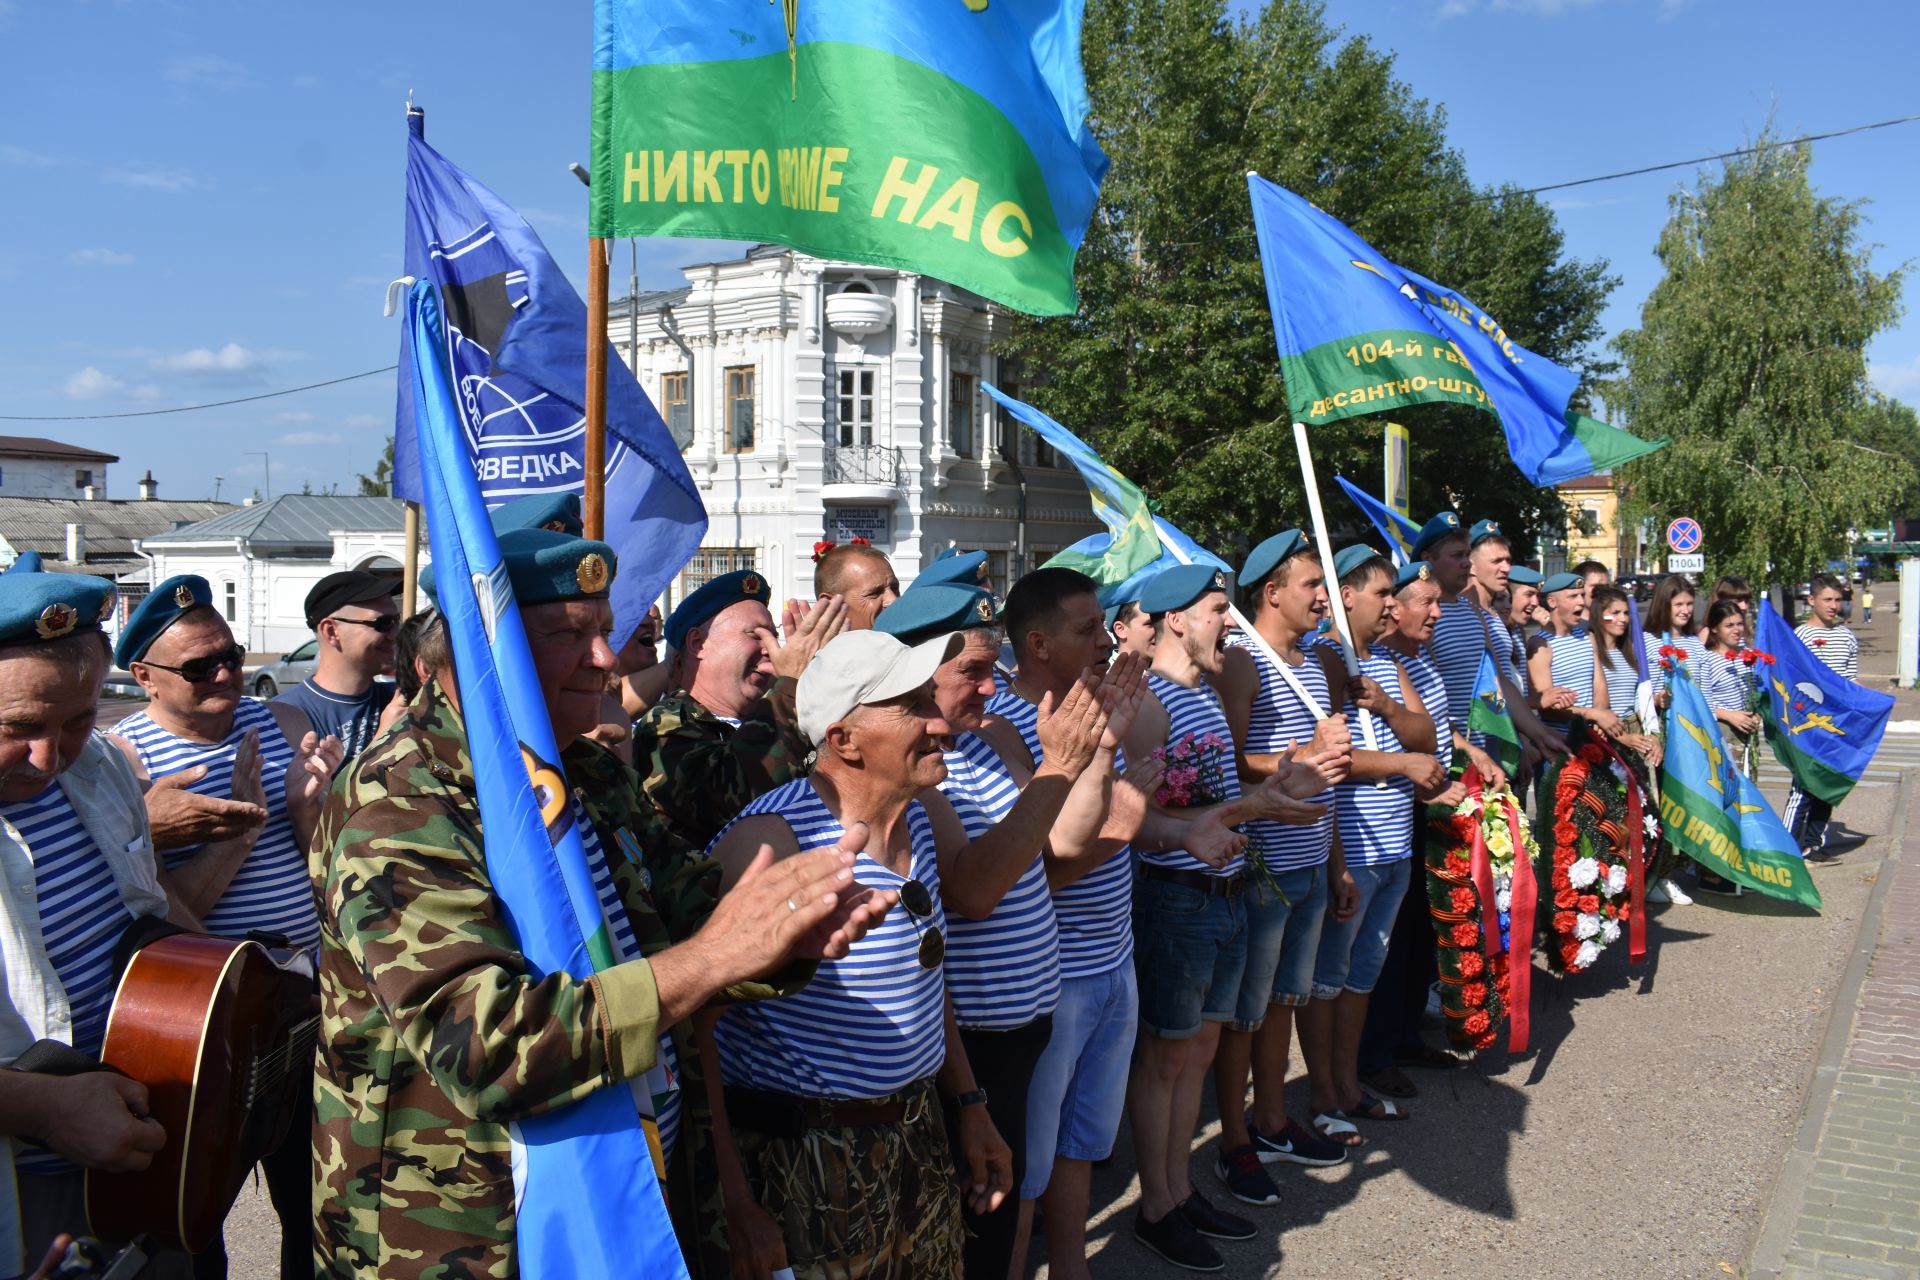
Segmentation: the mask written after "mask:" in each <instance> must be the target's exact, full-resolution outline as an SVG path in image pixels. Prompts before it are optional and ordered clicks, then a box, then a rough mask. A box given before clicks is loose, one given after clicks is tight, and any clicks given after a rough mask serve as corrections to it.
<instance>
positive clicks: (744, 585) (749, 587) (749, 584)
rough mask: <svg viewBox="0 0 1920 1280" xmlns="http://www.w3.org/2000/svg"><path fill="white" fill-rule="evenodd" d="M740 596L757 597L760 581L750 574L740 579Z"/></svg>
mask: <svg viewBox="0 0 1920 1280" xmlns="http://www.w3.org/2000/svg"><path fill="white" fill-rule="evenodd" d="M740 594H741V595H743V596H757V595H759V594H760V579H759V578H758V577H757V576H755V575H754V574H751V573H750V574H748V575H747V576H746V577H744V578H742V579H740Z"/></svg>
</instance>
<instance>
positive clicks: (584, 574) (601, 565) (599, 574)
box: [573, 551, 612, 592]
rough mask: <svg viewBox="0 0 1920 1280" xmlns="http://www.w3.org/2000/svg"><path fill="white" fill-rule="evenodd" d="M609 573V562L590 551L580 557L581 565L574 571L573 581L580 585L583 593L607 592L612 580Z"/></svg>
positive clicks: (597, 553)
mask: <svg viewBox="0 0 1920 1280" xmlns="http://www.w3.org/2000/svg"><path fill="white" fill-rule="evenodd" d="M611 576H612V575H610V574H609V573H608V572H607V562H606V560H605V559H604V558H603V557H602V556H601V555H600V553H599V552H597V551H589V552H588V553H587V554H586V555H584V556H581V557H580V563H579V564H578V565H577V566H575V568H574V570H573V580H574V581H575V582H577V583H579V584H580V589H581V590H582V591H587V592H594V591H605V590H606V589H607V583H608V581H609V580H610V579H611Z"/></svg>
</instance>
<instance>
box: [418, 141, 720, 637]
mask: <svg viewBox="0 0 1920 1280" xmlns="http://www.w3.org/2000/svg"><path fill="white" fill-rule="evenodd" d="M421 120H422V117H421V116H420V115H419V114H418V113H414V114H411V115H409V116H408V118H407V124H408V130H407V234H406V244H407V249H406V272H407V274H408V275H410V276H412V277H413V278H414V279H416V280H428V281H431V282H432V283H433V286H434V288H435V289H436V290H438V291H439V295H440V305H441V311H442V314H443V315H444V317H445V320H446V323H445V325H444V333H445V341H446V344H447V346H446V352H445V356H446V361H447V365H448V367H449V368H450V369H451V370H452V373H453V385H454V389H455V394H454V409H455V411H456V413H457V414H458V424H459V427H460V434H459V437H458V443H459V445H460V447H461V448H462V449H463V450H464V451H465V453H466V456H467V458H468V459H469V462H470V465H471V467H472V469H473V473H474V475H475V477H476V478H477V479H478V481H479V484H480V492H481V495H482V497H483V499H484V500H485V502H486V503H487V505H488V506H490V507H493V506H499V505H500V504H501V503H503V502H510V501H512V500H513V499H515V498H519V497H524V496H525V495H527V494H534V493H579V492H581V491H582V490H583V489H584V488H585V484H586V469H585V465H584V464H585V459H586V439H587V421H586V403H587V401H586V394H587V391H586V387H587V308H586V304H585V303H583V302H581V301H580V295H579V294H578V293H576V292H574V288H573V285H572V283H571V282H570V281H568V279H567V277H566V275H565V274H564V273H563V272H562V271H561V270H560V267H559V266H558V264H556V263H555V262H554V260H553V257H552V255H551V254H549V253H548V252H547V249H546V246H545V245H543V244H542V243H541V242H540V237H539V236H537V235H535V234H534V231H533V228H532V227H530V226H528V225H527V223H526V220H525V219H524V218H522V217H521V216H520V215H519V214H517V213H515V212H514V211H513V210H512V209H511V208H509V207H508V206H507V205H506V204H505V203H503V202H502V201H501V200H500V198H499V197H498V196H496V195H494V194H493V192H491V191H489V190H487V188H485V187H484V186H481V185H480V184H479V183H478V182H476V181H474V180H473V179H472V178H471V177H469V176H468V175H467V174H465V173H463V172H462V171H461V170H460V169H458V168H456V167H455V166H454V165H453V164H451V163H449V162H448V161H447V160H446V158H445V157H443V156H442V155H441V154H440V153H439V152H437V151H435V150H434V149H433V148H432V147H430V146H428V145H427V140H426V138H425V136H424V130H423V128H422V125H421ZM412 342H413V335H412V334H411V333H405V334H403V335H402V337H401V341H400V365H401V368H403V369H404V368H408V367H410V366H411V365H412V364H413V363H414V353H413V351H412V347H411V344H412ZM607 369H608V371H609V372H608V377H607V475H606V488H605V491H604V492H605V495H606V504H605V512H606V527H605V532H604V535H603V539H604V541H606V542H607V543H609V544H610V545H612V547H613V549H614V550H615V551H616V552H618V553H619V555H620V558H621V564H622V566H623V568H622V572H621V573H620V575H619V578H618V579H617V580H616V581H615V582H614V584H613V593H612V599H613V622H614V627H613V629H614V636H613V646H614V648H615V649H618V648H619V647H620V645H621V644H623V643H624V642H625V640H626V638H627V636H629V635H630V634H632V632H633V629H634V628H635V627H636V626H638V625H639V624H640V622H641V621H642V620H643V619H644V618H645V617H646V616H647V610H648V609H649V608H650V607H651V606H652V605H653V602H654V601H655V600H656V599H657V598H658V597H659V596H660V593H661V592H662V591H663V590H665V589H666V586H667V583H669V582H670V581H672V579H673V576H674V574H676V573H678V572H679V571H680V566H681V565H682V564H684V563H686V561H687V559H688V558H689V557H691V556H692V555H693V553H694V551H695V550H696V549H698V547H699V546H700V541H701V539H702V538H704V537H705V536H706V531H707V513H706V508H705V506H704V505H703V504H702V503H701V501H700V495H699V492H698V491H697V490H696V489H695V488H694V485H693V477H692V476H691V475H689V474H688V472H687V464H686V461H685V460H684V459H683V458H682V457H681V456H680V447H679V445H678V444H676V443H675V441H674V439H673V434H672V432H670V431H669V430H668V429H667V425H666V423H665V422H663V421H661V418H660V414H659V411H658V410H656V409H655V408H654V407H653V402H652V401H651V400H649V399H648V398H647V394H646V392H644V391H642V390H641V389H640V384H639V383H638V382H636V381H634V379H633V378H632V377H631V376H630V374H629V373H628V370H627V366H626V362H625V361H623V360H621V359H620V358H619V357H618V356H617V355H616V354H615V352H614V350H613V347H612V344H608V347H607ZM416 418H417V408H416V405H415V402H414V398H413V391H412V388H411V387H410V386H409V384H408V380H407V379H405V378H402V379H401V380H400V399H399V410H398V415H397V420H396V430H395V432H394V442H393V492H394V494H395V496H397V497H401V498H406V499H409V500H411V501H414V502H420V501H423V500H424V496H425V485H424V482H423V480H422V476H421V466H420V447H419V444H418V440H417V437H418V433H419V426H418V423H417V421H416Z"/></svg>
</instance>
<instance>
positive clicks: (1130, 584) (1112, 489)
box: [982, 384, 1231, 608]
mask: <svg viewBox="0 0 1920 1280" xmlns="http://www.w3.org/2000/svg"><path fill="white" fill-rule="evenodd" d="M982 385H983V386H986V392H987V394H988V395H990V396H992V397H993V399H994V402H995V403H996V404H998V405H1000V406H1001V407H1002V408H1004V409H1005V410H1006V411H1007V412H1008V413H1010V414H1012V415H1013V417H1014V418H1015V419H1016V420H1017V421H1019V422H1020V423H1021V424H1022V425H1024V426H1026V427H1028V428H1030V429H1031V430H1032V431H1033V432H1034V434H1036V435H1038V436H1039V437H1040V438H1041V439H1042V440H1045V441H1046V442H1047V443H1048V444H1049V445H1051V446H1052V447H1053V450H1054V452H1056V453H1058V454H1059V455H1060V456H1061V457H1062V458H1064V459H1066V460H1067V461H1068V462H1071V463H1072V464H1073V465H1074V468H1075V469H1076V470H1078V471H1079V472H1080V478H1081V479H1082V480H1085V481H1086V483H1087V494H1088V496H1089V497H1090V498H1091V499H1092V500H1093V514H1094V515H1095V516H1097V517H1099V519H1100V523H1102V524H1104V525H1106V526H1107V531H1106V532H1105V533H1096V534H1092V535H1090V536H1088V537H1085V538H1082V539H1081V540H1080V541H1078V542H1076V543H1074V544H1073V545H1072V546H1070V547H1068V548H1066V549H1065V550H1064V551H1061V552H1060V553H1059V554H1058V555H1055V556H1054V557H1053V558H1052V559H1051V560H1048V561H1047V563H1046V565H1044V566H1043V567H1044V568H1065V569H1077V570H1079V571H1080V572H1081V573H1084V574H1086V575H1087V576H1088V577H1089V578H1092V579H1093V580H1094V581H1095V582H1097V583H1099V584H1100V603H1101V604H1103V605H1105V606H1107V607H1109V608H1111V607H1112V606H1114V605H1116V604H1124V603H1126V602H1127V601H1129V600H1136V599H1138V598H1139V596H1140V588H1141V587H1142V586H1144V585H1145V584H1146V582H1147V580H1148V579H1149V578H1151V577H1153V576H1154V575H1155V574H1157V573H1159V572H1160V571H1161V570H1162V569H1170V568H1172V567H1173V566H1174V565H1177V564H1211V565H1215V566H1217V567H1218V568H1221V569H1226V568H1227V565H1226V562H1225V561H1223V560H1221V559H1220V558H1219V557H1218V556H1216V555H1214V554H1213V553H1212V552H1210V551H1207V550H1204V549H1203V548H1201V546H1200V545H1199V544H1198V543H1196V542H1195V541H1194V540H1193V539H1192V538H1189V537H1188V536H1187V535H1186V534H1184V533H1182V532H1181V531H1180V530H1179V529H1178V528H1177V527H1175V526H1174V525H1172V524H1169V523H1168V522H1167V521H1165V520H1163V519H1161V518H1160V517H1159V516H1158V515H1155V514H1154V512H1153V507H1152V505H1151V504H1150V503H1149V502H1148V501H1147V495H1146V494H1144V493H1142V492H1141V491H1140V486H1138V485H1136V484H1135V483H1134V482H1133V481H1131V480H1129V479H1127V478H1126V477H1125V476H1123V475H1121V474H1120V473H1119V472H1118V471H1116V470H1114V469H1113V467H1112V465H1110V464H1109V463H1108V462H1107V460H1106V459H1105V458H1102V457H1101V456H1100V455H1099V454H1098V453H1095V452H1094V451H1093V448H1092V447H1091V446H1090V445H1088V444H1087V442H1086V441H1084V440H1082V439H1081V438H1080V437H1079V436H1077V435H1075V434H1073V432H1071V431H1069V430H1067V429H1066V428H1065V427H1063V426H1061V425H1060V424H1059V423H1058V422H1055V421H1054V420H1053V419H1052V418H1050V417H1048V416H1047V415H1046V414H1044V413H1042V412H1040V411H1039V410H1038V409H1036V408H1034V407H1033V406H1032V405H1030V404H1027V403H1025V402H1024V401H1020V400H1015V399H1014V398H1013V397H1012V396H1010V395H1008V394H1007V393H1006V392H1004V391H1002V390H1000V388H998V387H995V386H992V385H988V384H982ZM1229 572H1231V571H1229Z"/></svg>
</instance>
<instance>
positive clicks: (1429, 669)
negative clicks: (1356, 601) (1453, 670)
mask: <svg viewBox="0 0 1920 1280" xmlns="http://www.w3.org/2000/svg"><path fill="white" fill-rule="evenodd" d="M1393 656H1394V657H1396V658H1398V659H1399V660H1400V665H1401V667H1402V668H1404V669H1405V670H1406V673H1407V682H1408V683H1409V684H1411V685H1412V686H1413V691H1414V692H1415V693H1417V694H1419V695H1420V705H1421V706H1423V707H1425V708H1426V709H1427V714H1428V715H1430V716H1432V717H1433V745H1434V752H1433V753H1434V755H1435V756H1436V757H1437V758H1438V759H1439V761H1440V767H1441V768H1443V769H1451V768H1452V767H1453V722H1452V717H1451V716H1450V715H1449V714H1448V707H1447V682H1446V681H1445V680H1442V679H1441V678H1440V668H1439V667H1436V666H1435V665H1434V664H1433V655H1432V654H1430V653H1428V652H1427V650H1426V647H1425V646H1424V645H1423V646H1421V649H1420V652H1419V653H1417V654H1414V655H1413V656H1411V657H1409V656H1407V655H1406V654H1404V653H1401V652H1400V651H1399V650H1397V649H1396V650H1394V651H1393Z"/></svg>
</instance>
